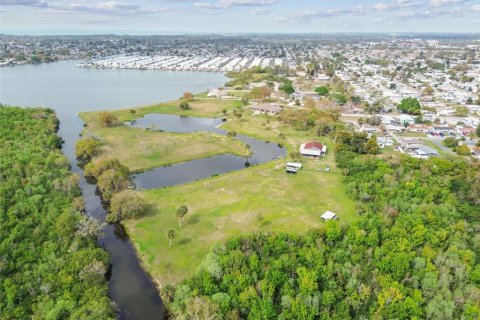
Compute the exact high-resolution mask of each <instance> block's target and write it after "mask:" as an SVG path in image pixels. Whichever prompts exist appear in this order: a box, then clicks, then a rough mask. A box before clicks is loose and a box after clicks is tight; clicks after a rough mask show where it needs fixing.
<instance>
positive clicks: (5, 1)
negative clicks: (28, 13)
mask: <svg viewBox="0 0 480 320" xmlns="http://www.w3.org/2000/svg"><path fill="white" fill-rule="evenodd" d="M0 5H2V6H29V7H45V6H47V2H45V1H43V0H0Z"/></svg>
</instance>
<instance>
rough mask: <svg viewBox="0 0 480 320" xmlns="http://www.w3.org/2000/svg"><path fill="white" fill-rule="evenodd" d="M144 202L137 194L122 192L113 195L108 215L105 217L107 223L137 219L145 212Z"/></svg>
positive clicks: (130, 191) (128, 191) (129, 191)
mask: <svg viewBox="0 0 480 320" xmlns="http://www.w3.org/2000/svg"><path fill="white" fill-rule="evenodd" d="M145 208H146V203H145V200H144V199H143V198H142V197H141V196H140V194H139V193H138V192H135V191H133V190H123V191H121V192H119V193H115V194H113V196H112V200H111V201H110V213H109V214H108V215H107V218H106V220H107V222H120V221H122V220H124V219H130V218H133V217H138V216H139V215H140V214H141V213H143V211H145Z"/></svg>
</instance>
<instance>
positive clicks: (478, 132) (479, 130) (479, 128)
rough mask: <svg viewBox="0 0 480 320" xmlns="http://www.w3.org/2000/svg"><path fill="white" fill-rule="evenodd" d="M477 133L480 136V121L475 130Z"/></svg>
mask: <svg viewBox="0 0 480 320" xmlns="http://www.w3.org/2000/svg"><path fill="white" fill-rule="evenodd" d="M475 133H476V134H477V137H479V138H480V123H479V124H478V126H477V130H475Z"/></svg>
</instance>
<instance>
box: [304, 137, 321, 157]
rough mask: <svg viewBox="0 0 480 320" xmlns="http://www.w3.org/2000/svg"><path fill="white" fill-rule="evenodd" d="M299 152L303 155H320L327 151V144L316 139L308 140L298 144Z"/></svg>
mask: <svg viewBox="0 0 480 320" xmlns="http://www.w3.org/2000/svg"><path fill="white" fill-rule="evenodd" d="M300 153H301V154H302V156H304V157H321V156H324V155H325V154H326V153H327V146H324V145H323V144H321V143H320V142H317V141H310V142H307V143H303V144H302V145H301V146H300Z"/></svg>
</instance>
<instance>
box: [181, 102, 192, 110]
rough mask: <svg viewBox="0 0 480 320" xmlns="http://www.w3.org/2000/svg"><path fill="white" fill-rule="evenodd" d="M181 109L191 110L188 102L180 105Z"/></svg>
mask: <svg viewBox="0 0 480 320" xmlns="http://www.w3.org/2000/svg"><path fill="white" fill-rule="evenodd" d="M179 107H180V109H182V110H190V109H191V108H190V105H189V104H188V102H187V101H182V102H181V103H180V105H179Z"/></svg>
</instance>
